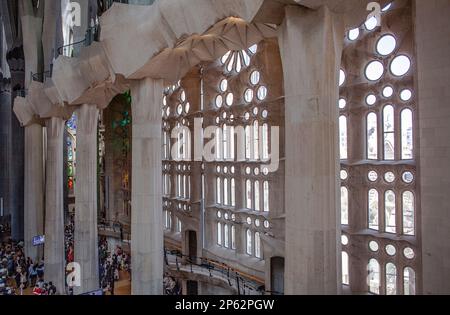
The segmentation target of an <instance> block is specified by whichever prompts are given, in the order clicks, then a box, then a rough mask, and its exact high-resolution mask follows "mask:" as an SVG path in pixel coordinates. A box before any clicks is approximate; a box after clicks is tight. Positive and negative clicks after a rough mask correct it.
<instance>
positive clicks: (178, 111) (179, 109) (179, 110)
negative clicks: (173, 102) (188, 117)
mask: <svg viewBox="0 0 450 315" xmlns="http://www.w3.org/2000/svg"><path fill="white" fill-rule="evenodd" d="M182 112H183V105H181V104H180V105H178V107H177V113H178V115H181V113H182Z"/></svg>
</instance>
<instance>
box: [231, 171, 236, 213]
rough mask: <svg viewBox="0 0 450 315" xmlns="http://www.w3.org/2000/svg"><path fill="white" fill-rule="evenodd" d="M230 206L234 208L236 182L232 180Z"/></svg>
mask: <svg viewBox="0 0 450 315" xmlns="http://www.w3.org/2000/svg"><path fill="white" fill-rule="evenodd" d="M231 206H232V207H234V206H236V181H235V179H234V178H232V179H231Z"/></svg>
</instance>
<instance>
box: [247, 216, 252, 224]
mask: <svg viewBox="0 0 450 315" xmlns="http://www.w3.org/2000/svg"><path fill="white" fill-rule="evenodd" d="M247 224H248V225H251V224H252V218H250V217H247Z"/></svg>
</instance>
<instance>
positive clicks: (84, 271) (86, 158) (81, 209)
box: [74, 104, 99, 294]
mask: <svg viewBox="0 0 450 315" xmlns="http://www.w3.org/2000/svg"><path fill="white" fill-rule="evenodd" d="M77 117H78V129H77V176H76V184H75V238H74V242H75V253H74V254H75V262H76V263H78V264H80V267H81V286H80V287H75V288H74V293H75V294H81V293H86V292H89V291H93V290H96V289H98V288H99V265H98V263H99V262H98V229H97V125H98V117H99V110H98V108H97V107H96V106H95V105H87V104H85V105H82V106H81V107H80V108H79V109H77Z"/></svg>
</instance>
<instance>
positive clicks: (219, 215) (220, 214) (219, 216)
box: [217, 211, 222, 219]
mask: <svg viewBox="0 0 450 315" xmlns="http://www.w3.org/2000/svg"><path fill="white" fill-rule="evenodd" d="M217 217H218V218H219V219H220V218H222V212H220V211H217Z"/></svg>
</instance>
